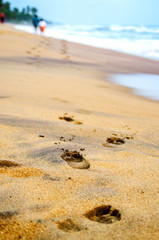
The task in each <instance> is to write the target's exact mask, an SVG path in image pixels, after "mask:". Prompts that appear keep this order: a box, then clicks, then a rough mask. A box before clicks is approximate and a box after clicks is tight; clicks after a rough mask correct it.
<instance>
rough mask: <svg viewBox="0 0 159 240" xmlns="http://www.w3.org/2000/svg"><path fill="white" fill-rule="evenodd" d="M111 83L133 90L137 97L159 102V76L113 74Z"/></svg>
mask: <svg viewBox="0 0 159 240" xmlns="http://www.w3.org/2000/svg"><path fill="white" fill-rule="evenodd" d="M110 81H111V82H113V83H115V84H118V85H121V86H125V87H128V88H131V89H132V92H133V93H134V94H135V95H139V96H143V97H146V98H148V99H151V100H157V101H159V75H155V74H139V73H138V74H113V75H112V76H110Z"/></svg>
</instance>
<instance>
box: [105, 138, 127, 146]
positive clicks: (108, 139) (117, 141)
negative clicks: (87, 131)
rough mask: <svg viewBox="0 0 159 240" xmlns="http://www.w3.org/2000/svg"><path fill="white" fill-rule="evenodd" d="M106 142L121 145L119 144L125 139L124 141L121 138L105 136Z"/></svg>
mask: <svg viewBox="0 0 159 240" xmlns="http://www.w3.org/2000/svg"><path fill="white" fill-rule="evenodd" d="M106 143H111V144H116V145H121V144H124V143H125V141H124V139H123V138H118V137H110V138H107V140H106Z"/></svg>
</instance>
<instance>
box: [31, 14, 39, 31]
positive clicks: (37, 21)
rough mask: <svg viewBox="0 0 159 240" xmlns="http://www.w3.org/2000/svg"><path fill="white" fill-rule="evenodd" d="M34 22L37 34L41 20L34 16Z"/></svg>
mask: <svg viewBox="0 0 159 240" xmlns="http://www.w3.org/2000/svg"><path fill="white" fill-rule="evenodd" d="M32 22H33V26H34V30H35V33H37V28H38V25H39V18H38V16H37V15H34V17H33V20H32Z"/></svg>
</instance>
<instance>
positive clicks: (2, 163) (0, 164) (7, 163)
mask: <svg viewBox="0 0 159 240" xmlns="http://www.w3.org/2000/svg"><path fill="white" fill-rule="evenodd" d="M20 166H21V164H18V163H15V162H12V161H8V160H0V167H1V168H9V167H20Z"/></svg>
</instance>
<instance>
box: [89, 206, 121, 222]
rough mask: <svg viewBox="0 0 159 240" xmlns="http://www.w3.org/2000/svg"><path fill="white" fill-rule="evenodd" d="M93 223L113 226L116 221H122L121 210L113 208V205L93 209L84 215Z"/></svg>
mask: <svg viewBox="0 0 159 240" xmlns="http://www.w3.org/2000/svg"><path fill="white" fill-rule="evenodd" d="M84 216H85V217H86V218H88V219H89V220H91V221H95V222H99V223H105V224H111V223H113V222H115V221H119V220H121V214H120V212H119V210H117V209H114V208H112V206H111V205H102V206H99V207H96V208H94V209H92V210H91V211H89V212H87V213H86V214H85V215H84Z"/></svg>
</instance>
